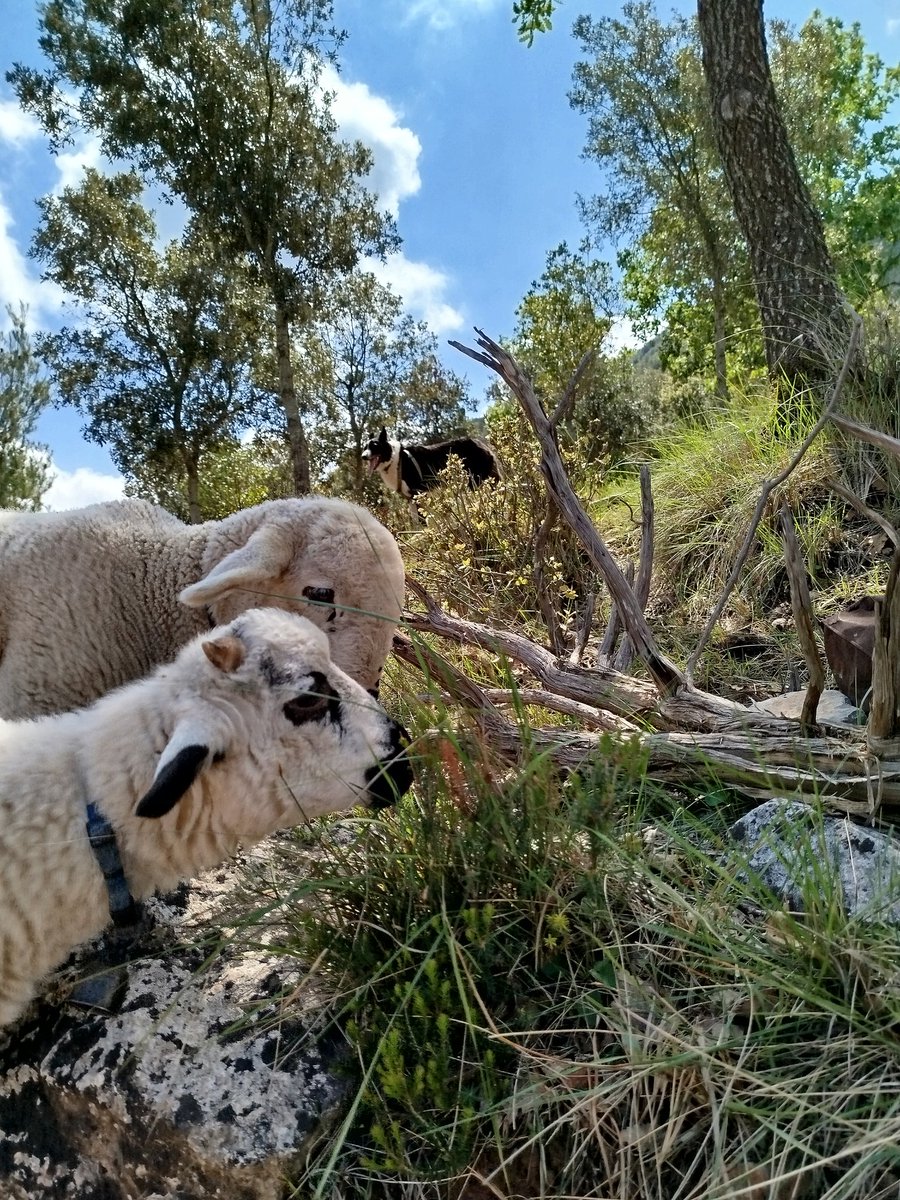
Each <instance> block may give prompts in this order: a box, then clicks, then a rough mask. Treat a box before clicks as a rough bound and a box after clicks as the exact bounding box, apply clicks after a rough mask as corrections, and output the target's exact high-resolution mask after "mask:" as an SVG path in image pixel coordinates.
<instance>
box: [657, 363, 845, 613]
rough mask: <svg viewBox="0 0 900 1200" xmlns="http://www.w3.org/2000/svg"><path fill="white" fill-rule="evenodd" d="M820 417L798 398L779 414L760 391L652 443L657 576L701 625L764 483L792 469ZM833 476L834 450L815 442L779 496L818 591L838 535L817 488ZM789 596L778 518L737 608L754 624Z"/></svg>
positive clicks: (763, 539) (772, 517)
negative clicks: (791, 463) (789, 510)
mask: <svg viewBox="0 0 900 1200" xmlns="http://www.w3.org/2000/svg"><path fill="white" fill-rule="evenodd" d="M788 409H789V413H788ZM817 415H818V413H817V411H816V408H815V406H814V404H813V403H812V402H811V401H808V402H804V400H803V398H802V397H800V398H797V399H796V400H795V402H794V403H793V404H792V405H790V406H785V405H784V404H783V403H779V401H778V400H777V399H776V398H773V396H772V393H771V391H770V390H769V389H767V388H763V387H761V388H759V389H757V390H756V391H754V392H751V393H749V394H748V395H745V396H740V397H735V399H733V401H732V402H731V403H730V404H729V405H728V406H727V407H726V408H723V409H720V410H719V411H716V412H713V413H711V414H709V415H708V416H707V417H706V418H705V419H700V420H697V421H693V422H688V423H686V424H683V425H681V426H676V427H674V428H673V429H672V430H671V431H670V432H669V433H668V434H666V435H665V436H664V437H663V438H661V439H660V441H659V442H658V443H657V446H656V453H657V455H658V457H657V458H656V459H655V461H654V466H653V481H654V495H655V498H656V530H657V533H656V546H657V563H658V568H659V570H660V572H661V575H662V576H663V577H664V578H665V580H666V585H667V586H668V587H671V588H672V589H673V590H674V591H675V592H676V594H677V596H678V598H679V600H680V601H681V602H689V603H690V605H691V607H692V609H693V610H694V616H698V615H701V614H702V615H705V613H706V612H707V611H708V610H709V608H710V607H711V606H712V603H713V602H714V601H715V598H716V597H717V596H718V594H719V593H720V592H721V590H722V588H723V587H724V584H725V580H726V579H727V577H728V575H729V573H730V571H731V567H732V564H733V563H734V561H735V558H736V557H737V553H738V550H739V549H740V547H741V544H742V542H743V540H744V536H745V534H746V531H747V529H748V527H749V525H750V519H751V517H752V515H753V510H754V508H755V505H756V501H757V498H758V496H759V493H760V489H761V487H762V485H763V483H764V482H765V481H766V480H767V479H770V478H771V477H772V476H774V475H776V474H777V473H778V472H779V471H780V470H781V469H782V468H783V467H785V466H786V465H787V463H788V462H789V461H790V460H791V458H792V457H793V455H794V453H795V452H796V450H797V448H798V446H799V444H800V442H801V441H802V440H803V438H804V436H805V435H806V433H807V432H808V431H809V429H810V428H811V426H812V425H813V424H814V422H815V420H816V417H817ZM836 470H837V465H836V462H835V460H834V458H833V456H832V451H831V448H830V446H829V444H828V442H827V440H825V439H823V438H820V439H819V440H817V442H816V443H814V445H813V446H812V448H811V449H810V450H809V451H808V452H807V454H806V455H805V456H804V458H803V460H802V461H801V463H800V465H799V467H798V468H797V469H796V470H795V471H794V472H793V473H792V474H791V475H790V476H789V478H788V480H787V482H786V483H785V485H784V490H783V491H782V492H781V493H779V494H780V495H781V496H782V497H783V498H785V499H787V500H788V502H789V503H790V505H791V508H792V511H793V513H794V516H795V520H796V522H797V536H798V540H799V541H800V545H801V548H802V550H803V551H804V554H805V556H806V558H807V566H808V568H809V570H810V572H811V574H812V577H813V580H814V581H815V580H816V579H817V577H818V576H819V575H820V572H821V571H822V570H823V568H824V566H825V560H826V558H827V554H828V551H829V549H830V542H831V541H832V539H833V537H835V536H838V531H839V528H840V522H839V520H838V518H837V514H836V511H835V509H834V508H833V501H832V500H831V499H830V497H829V493H828V492H827V489H825V488H824V487H823V486H822V480H823V478H824V477H827V476H828V475H830V474H833V473H835V471H836ZM785 586H786V575H785V573H784V555H783V549H782V545H781V537H780V533H779V531H778V524H777V513H776V512H775V511H770V512H769V513H768V514H767V516H766V519H765V520H764V522H763V523H762V525H761V526H760V532H759V536H758V541H757V547H756V549H755V552H754V553H753V554H751V557H750V558H749V559H748V562H747V566H746V568H745V570H744V572H743V575H742V577H741V581H740V590H739V596H740V597H742V599H741V600H738V601H737V603H739V604H743V606H744V608H745V612H746V613H747V614H756V615H759V613H760V611H761V607H762V606H764V605H766V604H769V605H771V604H772V603H773V602H774V601H775V599H776V598H778V597H780V596H782V594H783V593H784V589H785ZM782 598H783V597H782Z"/></svg>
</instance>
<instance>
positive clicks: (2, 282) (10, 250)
mask: <svg viewBox="0 0 900 1200" xmlns="http://www.w3.org/2000/svg"><path fill="white" fill-rule="evenodd" d="M14 224H15V221H14V220H13V216H12V213H11V212H10V211H9V209H8V208H7V207H6V205H5V204H4V203H3V197H2V194H0V328H3V327H4V326H5V325H6V324H7V321H6V312H5V310H6V305H7V304H11V305H12V306H13V308H18V307H19V304H20V303H22V304H26V305H27V306H28V309H29V320H28V323H29V325H31V326H35V325H36V324H39V323H40V322H38V321H37V320H36V316H37V314H40V313H50V312H53V313H55V312H58V311H59V309H60V307H61V305H62V292H61V290H60V289H59V288H58V287H57V286H56V284H55V283H42V282H41V280H40V279H39V278H38V277H37V276H36V275H34V274H33V273H32V272H31V270H30V269H29V264H28V260H27V259H26V257H25V255H24V253H23V252H22V250H21V248H20V247H19V244H18V242H17V241H16V239H15V237H14V236H13V232H12V231H13V226H14Z"/></svg>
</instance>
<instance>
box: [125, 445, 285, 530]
mask: <svg viewBox="0 0 900 1200" xmlns="http://www.w3.org/2000/svg"><path fill="white" fill-rule="evenodd" d="M289 465H290V464H289V463H288V459H287V455H286V454H285V448H284V439H283V438H267V437H260V436H257V437H256V438H254V440H253V441H252V442H250V443H242V442H222V443H221V444H219V445H216V446H215V447H213V448H212V449H210V450H208V451H206V452H205V453H204V454H203V456H202V459H201V462H200V479H199V488H198V493H197V500H198V503H199V508H200V512H201V514H202V518H203V520H204V521H219V520H221V519H222V518H223V517H227V516H230V515H231V513H234V512H237V511H238V510H239V509H242V508H252V507H253V506H254V505H256V504H262V502H263V501H264V500H279V499H281V498H283V497H285V496H289V495H290V494H291V479H290V470H289ZM187 490H188V489H187V476H186V472H185V469H184V466H183V464H182V462H181V461H180V460H179V459H178V458H177V457H176V458H175V459H173V461H172V462H170V463H166V462H164V461H162V460H161V459H160V458H154V459H151V460H145V461H137V462H135V463H134V464H133V465H132V468H131V472H130V478H129V481H128V483H127V484H126V486H125V492H126V495H129V496H140V497H141V498H142V499H144V500H152V501H153V503H154V504H161V505H162V506H163V508H165V509H168V511H169V512H171V513H174V514H175V516H176V517H181V519H182V520H183V521H189V520H191V512H190V510H189V508H188V505H187Z"/></svg>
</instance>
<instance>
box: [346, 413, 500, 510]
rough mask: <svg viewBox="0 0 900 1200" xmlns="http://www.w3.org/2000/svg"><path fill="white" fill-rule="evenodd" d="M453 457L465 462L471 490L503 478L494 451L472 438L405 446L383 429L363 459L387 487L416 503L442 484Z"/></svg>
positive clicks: (370, 444)
mask: <svg viewBox="0 0 900 1200" xmlns="http://www.w3.org/2000/svg"><path fill="white" fill-rule="evenodd" d="M451 454H455V455H456V456H457V458H459V459H460V461H461V462H462V465H463V469H464V470H465V472H466V475H467V476H468V480H469V487H478V486H479V485H480V484H482V483H486V482H487V481H488V480H489V479H499V478H500V464H499V463H498V461H497V455H496V454H495V453H494V451H493V449H492V448H491V447H490V446H489V445H488V444H487V442H482V441H480V439H478V438H472V437H461V438H451V439H450V440H449V441H446V442H434V443H432V445H430V446H404V445H403V444H402V443H400V442H395V441H393V440H392V439H391V438H389V437H388V435H387V430H386V429H385V428H384V427H382V430H381V433H380V434H379V435H378V437H377V438H373V439H372V440H371V441H370V442H369V444H368V446H366V452H365V454H364V455H363V458H364V459H365V461H366V462H367V463H368V467H369V473H370V474H374V473H375V472H377V473H378V475H380V476H381V482H382V483H383V484H384V486H385V487H386V488H389V489H390V490H391V491H392V492H399V493H400V495H401V496H405V497H406V499H407V500H415V498H416V496H418V495H419V494H420V493H422V492H427V491H429V490H430V489H431V488H433V487H435V486H436V485H437V484H438V483H439V482H440V480H439V475H440V473H441V471H442V470H443V469H444V467H446V465H447V460H448V459H449V457H450V455H451Z"/></svg>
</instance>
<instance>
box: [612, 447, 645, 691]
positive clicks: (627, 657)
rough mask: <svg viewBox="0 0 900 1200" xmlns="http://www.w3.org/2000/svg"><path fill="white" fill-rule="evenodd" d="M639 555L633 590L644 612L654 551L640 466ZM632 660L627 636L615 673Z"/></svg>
mask: <svg viewBox="0 0 900 1200" xmlns="http://www.w3.org/2000/svg"><path fill="white" fill-rule="evenodd" d="M640 476H641V554H640V558H639V560H638V573H637V585H636V587H635V589H634V594H635V598H636V599H637V602H638V604H639V605H640V606H641V612H646V610H647V601H648V600H649V599H650V583H651V581H652V579H653V555H654V550H655V545H654V542H655V534H654V507H653V489H652V488H651V486H650V468H649V467H648V466H647V464H646V463H644V464H642V466H641V471H640ZM633 658H634V644H633V642H632V641H631V638H630V637H628V636H627V635H626V636H625V638H624V639H623V641H622V645H621V646H620V647H619V653H618V654H617V655H616V659H615V662H614V664H613V665H614V666H615V668H616V670H617V671H627V670H628V668H629V667H630V666H631V660H632V659H633Z"/></svg>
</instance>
